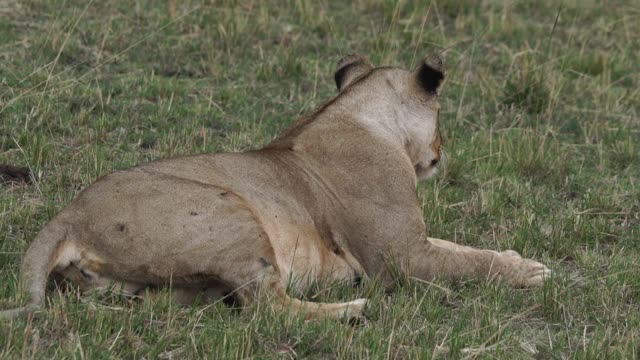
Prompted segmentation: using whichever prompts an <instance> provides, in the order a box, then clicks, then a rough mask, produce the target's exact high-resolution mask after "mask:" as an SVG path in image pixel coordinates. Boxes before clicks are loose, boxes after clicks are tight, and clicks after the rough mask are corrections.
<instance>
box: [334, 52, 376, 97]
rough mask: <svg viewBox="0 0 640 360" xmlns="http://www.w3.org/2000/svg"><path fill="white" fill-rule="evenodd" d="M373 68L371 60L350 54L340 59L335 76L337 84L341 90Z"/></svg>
mask: <svg viewBox="0 0 640 360" xmlns="http://www.w3.org/2000/svg"><path fill="white" fill-rule="evenodd" d="M372 69H373V66H372V65H371V63H369V60H367V58H365V57H364V56H361V55H357V54H350V55H347V56H345V57H343V58H342V59H340V61H338V66H337V67H336V74H335V75H334V76H333V78H334V79H335V80H336V86H337V87H338V90H339V91H342V89H344V88H346V87H347V86H349V84H351V83H353V81H354V80H356V79H357V78H359V77H361V76H362V75H364V74H366V73H368V72H369V71H371V70H372Z"/></svg>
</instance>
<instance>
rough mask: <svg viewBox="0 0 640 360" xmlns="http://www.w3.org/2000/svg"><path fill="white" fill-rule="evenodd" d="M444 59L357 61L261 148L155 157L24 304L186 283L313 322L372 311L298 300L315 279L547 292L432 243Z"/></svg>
mask: <svg viewBox="0 0 640 360" xmlns="http://www.w3.org/2000/svg"><path fill="white" fill-rule="evenodd" d="M443 79H444V69H443V65H442V60H441V59H440V58H439V57H437V56H428V57H425V59H424V60H423V61H422V62H421V63H420V64H419V65H418V66H417V68H416V69H415V70H414V71H405V70H402V69H399V68H394V67H379V68H374V67H373V66H372V65H371V64H370V63H369V61H367V60H366V59H365V58H364V57H362V56H358V55H350V56H347V57H346V58H344V59H342V60H341V61H340V62H339V63H338V66H337V70H336V72H335V81H336V84H337V86H338V90H339V94H338V95H337V96H336V97H335V98H333V99H331V100H330V101H329V102H327V103H326V104H324V105H323V106H322V107H320V109H319V110H317V111H316V112H315V113H314V114H312V115H311V116H308V117H304V118H302V119H300V120H298V121H297V122H295V123H294V124H293V125H292V126H291V127H290V128H289V129H288V130H287V131H286V132H285V133H284V134H283V135H282V136H280V137H278V138H277V139H276V140H274V141H273V142H271V143H270V144H268V145H267V146H265V147H264V148H262V149H260V150H255V151H249V152H245V153H224V154H201V155H193V156H185V157H179V158H173V159H168V160H160V161H154V162H151V163H148V164H144V165H140V166H136V167H133V168H130V169H127V170H121V171H117V172H115V173H113V174H111V175H108V176H105V177H103V178H101V179H99V180H98V181H96V182H95V183H94V184H93V185H91V186H89V187H88V188H87V189H86V190H84V191H82V192H81V193H80V194H79V195H78V197H77V198H76V199H75V200H74V201H73V202H71V204H69V205H68V206H67V207H66V208H65V209H64V210H63V211H62V212H60V213H59V214H58V215H57V216H56V217H55V218H54V219H53V220H51V221H50V222H49V223H48V224H47V225H46V226H45V227H44V229H43V230H42V231H41V232H40V233H39V234H38V235H37V237H36V238H35V239H34V240H33V244H31V246H30V248H29V250H28V251H27V253H26V255H25V258H24V262H23V270H22V275H23V280H22V281H23V288H26V291H28V293H29V295H30V300H29V302H28V304H27V305H26V306H24V307H21V308H18V309H13V310H7V311H3V312H1V313H0V317H5V318H6V317H13V316H16V315H19V314H24V313H29V312H31V311H34V310H36V309H39V308H40V307H42V305H43V304H44V296H45V286H46V283H47V280H48V278H49V275H50V274H51V273H56V274H59V275H61V276H63V277H65V278H67V279H69V280H71V281H72V282H73V283H74V284H76V285H77V286H78V287H79V288H80V289H83V290H89V289H96V288H97V289H100V288H103V287H106V286H108V285H109V284H113V283H114V282H115V283H116V284H119V285H120V286H121V287H122V289H123V290H124V291H126V292H127V293H129V294H133V295H142V294H143V293H144V290H145V289H146V288H148V287H158V286H164V285H171V286H172V288H173V289H174V291H175V292H176V295H177V296H178V297H179V298H180V299H181V300H186V301H189V300H193V299H195V298H196V297H198V294H202V293H204V295H205V298H206V299H207V300H213V299H216V298H218V297H220V296H223V294H227V293H229V292H231V293H233V295H234V297H235V298H236V300H237V301H239V302H240V304H244V305H246V304H248V303H250V302H251V301H252V300H255V299H256V296H257V294H259V293H262V294H264V293H266V294H271V295H273V297H274V298H275V299H276V300H275V303H276V304H277V305H278V306H281V307H284V308H288V309H293V310H295V311H301V312H303V313H304V314H305V316H307V317H320V316H330V317H342V316H348V317H351V316H358V315H360V314H361V312H362V310H363V307H364V306H365V304H366V300H365V299H359V300H355V301H351V302H344V303H335V304H330V303H313V302H303V301H300V300H298V299H294V298H291V297H290V296H289V295H287V293H286V292H285V287H286V285H287V282H288V281H289V279H294V284H293V286H294V287H297V288H298V289H301V290H303V289H305V287H308V286H309V285H310V282H312V281H313V280H314V279H318V278H322V279H329V280H341V281H343V280H353V279H356V278H359V277H376V278H378V279H380V281H382V282H383V283H384V284H386V285H391V284H392V283H393V276H392V273H393V271H391V270H390V267H389V264H390V262H393V263H394V264H396V266H399V267H400V270H401V271H403V272H405V273H406V274H408V275H409V276H412V277H416V278H419V279H424V280H432V279H434V278H436V277H439V278H457V277H467V278H477V279H496V278H499V279H502V280H504V281H507V282H509V283H510V284H512V285H514V286H534V285H540V284H542V283H543V281H544V279H545V278H546V277H548V276H549V274H550V271H549V269H547V267H545V266H544V265H542V264H540V263H538V262H536V261H533V260H527V259H523V258H522V257H520V256H519V255H518V254H517V253H516V252H514V251H504V252H501V253H499V252H495V251H490V250H479V249H474V248H471V247H467V246H461V245H457V244H454V243H451V242H448V241H444V240H438V239H433V238H429V237H427V235H426V233H425V225H424V222H423V216H422V212H421V208H420V203H419V201H418V197H417V195H416V183H417V181H418V180H421V179H425V178H427V177H429V176H431V175H433V174H434V173H435V172H436V166H437V164H438V162H439V161H440V158H441V154H442V140H441V137H440V132H439V130H438V114H439V110H440V105H439V104H438V94H439V91H440V86H441V84H442V81H443Z"/></svg>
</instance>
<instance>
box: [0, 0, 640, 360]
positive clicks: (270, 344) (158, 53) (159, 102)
mask: <svg viewBox="0 0 640 360" xmlns="http://www.w3.org/2000/svg"><path fill="white" fill-rule="evenodd" d="M480 3H482V5H480ZM638 16H640V7H638V5H637V4H636V3H634V2H633V1H630V0H628V1H617V2H613V3H607V4H606V5H601V4H600V2H598V1H581V0H580V1H579V0H573V1H565V2H563V3H562V4H560V3H559V2H556V1H551V0H543V1H536V2H527V1H515V2H512V1H484V2H477V1H454V0H440V1H421V2H417V1H416V2H409V1H400V2H395V1H382V2H378V1H371V0H359V1H355V2H353V3H348V2H337V1H336V2H334V1H309V0H291V1H283V2H271V1H270V2H261V1H206V2H205V1H163V2H159V1H142V0H141V1H124V0H122V1H94V2H90V3H88V2H85V1H77V0H66V1H44V0H30V1H14V0H8V1H4V2H0V163H10V164H14V165H22V166H29V167H30V168H31V169H32V170H33V171H34V174H35V180H36V181H35V184H33V185H30V186H7V185H2V186H1V187H0V279H2V280H1V281H0V299H2V300H0V306H1V307H2V308H7V307H11V306H14V305H16V301H17V300H18V299H16V289H15V286H16V279H17V276H18V266H19V262H20V258H21V255H22V254H23V252H24V251H25V250H26V248H27V246H28V244H29V242H30V241H31V239H33V237H34V236H35V234H36V233H37V232H38V230H39V229H40V228H41V227H42V226H43V225H44V224H45V223H46V222H47V220H48V219H50V218H51V217H52V216H54V215H55V214H56V213H57V212H58V211H59V210H60V209H62V208H63V207H64V206H65V204H67V203H68V202H69V201H71V199H73V197H74V196H75V195H76V194H77V193H78V192H79V191H80V190H81V189H83V188H84V187H86V186H87V185H89V184H90V183H91V182H93V181H94V180H95V179H96V178H97V177H99V176H102V175H105V174H108V173H109V172H111V171H113V170H114V169H120V168H124V167H128V166H132V165H135V164H139V163H143V162H146V161H149V160H153V159H158V158H166V157H170V156H175V155H179V154H190V153H200V152H212V151H242V150H246V149H253V148H257V147H260V146H261V145H263V144H265V143H267V142H268V141H270V140H271V139H273V138H274V137H275V136H276V135H277V134H278V133H279V132H280V131H282V130H283V129H284V128H286V126H287V125H288V124H289V123H290V122H291V121H293V120H294V119H295V118H297V117H299V116H300V115H302V114H305V113H309V112H310V111H312V110H313V109H314V108H316V107H317V106H319V105H320V104H322V102H323V101H325V100H327V99H328V98H330V97H331V96H333V94H335V88H334V84H333V78H332V77H333V69H334V66H335V63H336V61H337V60H338V58H339V57H340V56H341V55H343V54H345V53H348V52H354V51H355V52H359V53H362V54H366V55H368V56H369V58H370V59H371V60H372V62H374V63H375V64H377V65H398V66H403V67H405V68H409V67H413V66H414V65H415V64H416V62H417V61H418V59H419V58H420V57H421V56H422V55H423V54H425V53H427V52H428V51H432V50H443V51H444V57H445V59H446V65H447V81H446V84H445V87H444V89H443V95H442V108H443V109H442V113H441V116H442V118H441V127H442V131H443V134H444V136H445V149H446V152H447V154H448V166H447V168H446V171H443V172H442V173H441V174H440V175H439V176H438V177H437V178H436V179H434V180H432V181H429V182H426V183H424V184H422V185H420V186H419V189H418V192H419V195H420V198H421V199H422V202H423V207H424V217H425V221H426V224H427V229H428V230H429V235H430V236H433V237H439V238H444V239H450V240H455V241H456V242H459V243H463V244H467V245H472V246H478V247H486V248H491V249H496V250H505V249H515V250H517V251H520V252H521V253H522V254H523V255H525V256H527V257H533V258H535V259H539V260H542V261H543V262H545V263H546V264H547V265H549V266H550V267H551V268H552V269H553V270H554V271H555V278H554V279H553V280H552V281H551V282H550V283H549V284H547V285H546V286H545V287H544V288H543V289H540V290H514V289H511V288H509V287H507V286H505V285H500V284H484V283H478V282H444V281H442V282H438V283H436V284H424V283H419V282H416V281H408V283H406V284H404V285H403V286H400V287H398V288H397V289H396V290H395V291H394V292H393V293H392V294H390V296H388V295H387V294H385V293H384V291H383V290H382V289H381V288H380V286H379V284H376V283H371V284H366V285H364V286H363V287H359V288H355V289H353V288H350V287H347V286H340V285H331V284H324V285H319V286H318V288H317V291H313V292H310V293H309V294H305V296H306V298H310V299H313V300H322V301H337V300H350V299H354V298H356V297H369V298H370V299H371V300H372V301H371V306H370V307H369V308H368V310H367V319H366V320H365V321H363V322H361V323H360V324H356V325H349V324H343V323H340V322H335V321H329V320H327V321H306V322H305V321H304V320H303V319H301V318H299V317H295V316H292V317H291V316H286V315H283V314H277V313H274V312H273V311H272V310H271V309H270V307H269V303H268V302H261V303H258V304H255V305H254V306H253V307H252V308H251V309H250V310H249V311H247V312H242V313H239V312H237V311H234V310H232V309H229V308H227V307H225V306H223V305H222V304H217V305H215V306H211V307H194V308H181V307H178V306H176V305H174V304H172V303H170V302H169V301H168V300H167V297H163V298H161V299H159V300H157V301H151V300H145V301H141V302H133V303H128V302H127V301H126V300H125V299H122V298H120V297H117V296H107V297H104V298H96V297H90V298H81V297H78V296H77V295H75V294H73V293H71V294H64V295H60V294H59V293H57V292H55V291H54V292H52V293H50V297H49V299H48V301H49V304H48V306H47V309H48V311H47V313H46V314H45V315H43V316H40V317H37V318H34V319H32V320H28V321H25V320H20V321H13V322H8V323H2V324H0V358H22V357H24V358H48V357H57V358H90V359H93V358H143V357H144V358H165V359H168V358H202V357H208V358H240V357H241V358H247V357H252V358H271V357H281V358H290V357H298V358H501V359H516V358H517V359H521V358H532V359H549V358H577V359H595V358H614V359H615V358H619V359H623V358H637V357H638V354H639V351H640V349H639V347H640V345H638V344H640V311H639V310H640V267H639V265H640V238H639V235H640V156H639V153H640V121H639V120H638V112H639V111H640V92H639V91H638V89H639V88H640V63H639V62H638V57H637V54H638V53H640V40H639V39H640V25H639V24H640V23H638V21H637V18H638ZM556 19H557V23H556Z"/></svg>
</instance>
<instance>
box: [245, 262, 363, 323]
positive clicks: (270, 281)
mask: <svg viewBox="0 0 640 360" xmlns="http://www.w3.org/2000/svg"><path fill="white" fill-rule="evenodd" d="M236 292H237V294H238V296H237V297H236V298H237V299H239V300H240V301H241V303H242V304H243V305H244V306H247V305H249V304H250V303H251V302H252V301H254V300H256V299H258V298H261V299H267V300H268V301H271V302H272V304H273V305H274V308H275V309H276V310H277V311H283V312H289V313H291V314H298V313H299V314H302V315H303V316H304V317H305V318H306V319H318V318H325V317H328V318H334V319H346V320H349V319H353V318H359V317H362V316H363V311H364V309H365V307H366V304H367V299H357V300H353V301H348V302H341V303H324V302H311V301H302V300H299V299H296V298H292V297H291V296H289V295H288V294H287V292H286V287H285V285H284V284H283V282H282V277H281V276H280V275H279V274H278V272H277V270H276V269H275V268H274V267H273V266H272V265H267V266H265V268H264V269H263V271H262V272H261V273H260V274H259V276H258V277H257V279H256V286H248V287H243V288H239V289H237V290H236Z"/></svg>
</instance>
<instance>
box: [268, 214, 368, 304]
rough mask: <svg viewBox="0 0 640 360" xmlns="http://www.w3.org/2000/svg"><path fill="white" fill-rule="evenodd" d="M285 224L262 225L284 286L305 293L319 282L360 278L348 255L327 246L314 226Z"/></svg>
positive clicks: (357, 269)
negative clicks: (289, 285)
mask: <svg viewBox="0 0 640 360" xmlns="http://www.w3.org/2000/svg"><path fill="white" fill-rule="evenodd" d="M286 222H287V221H286V220H285V221H279V222H278V223H277V224H273V223H272V224H264V227H265V230H266V232H267V234H268V236H269V240H270V243H271V248H272V249H273V251H274V255H275V258H276V262H277V265H278V269H279V271H280V276H281V277H282V281H283V282H284V283H289V282H290V284H291V285H293V286H294V287H295V288H296V289H297V290H299V291H305V290H306V289H308V288H309V287H310V286H311V285H313V284H315V283H318V282H320V283H322V282H329V283H331V282H336V281H354V280H355V279H357V278H359V277H360V276H361V275H362V271H361V269H360V268H359V267H358V266H357V265H356V266H353V264H350V262H349V261H348V260H347V259H348V258H349V256H348V254H345V253H344V252H343V251H342V250H341V249H330V248H329V247H328V246H327V245H326V242H324V241H323V240H322V238H321V237H320V235H319V233H318V231H317V229H316V228H315V226H313V225H312V224H309V225H302V224H300V223H298V224H291V223H289V224H287V223H286Z"/></svg>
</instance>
